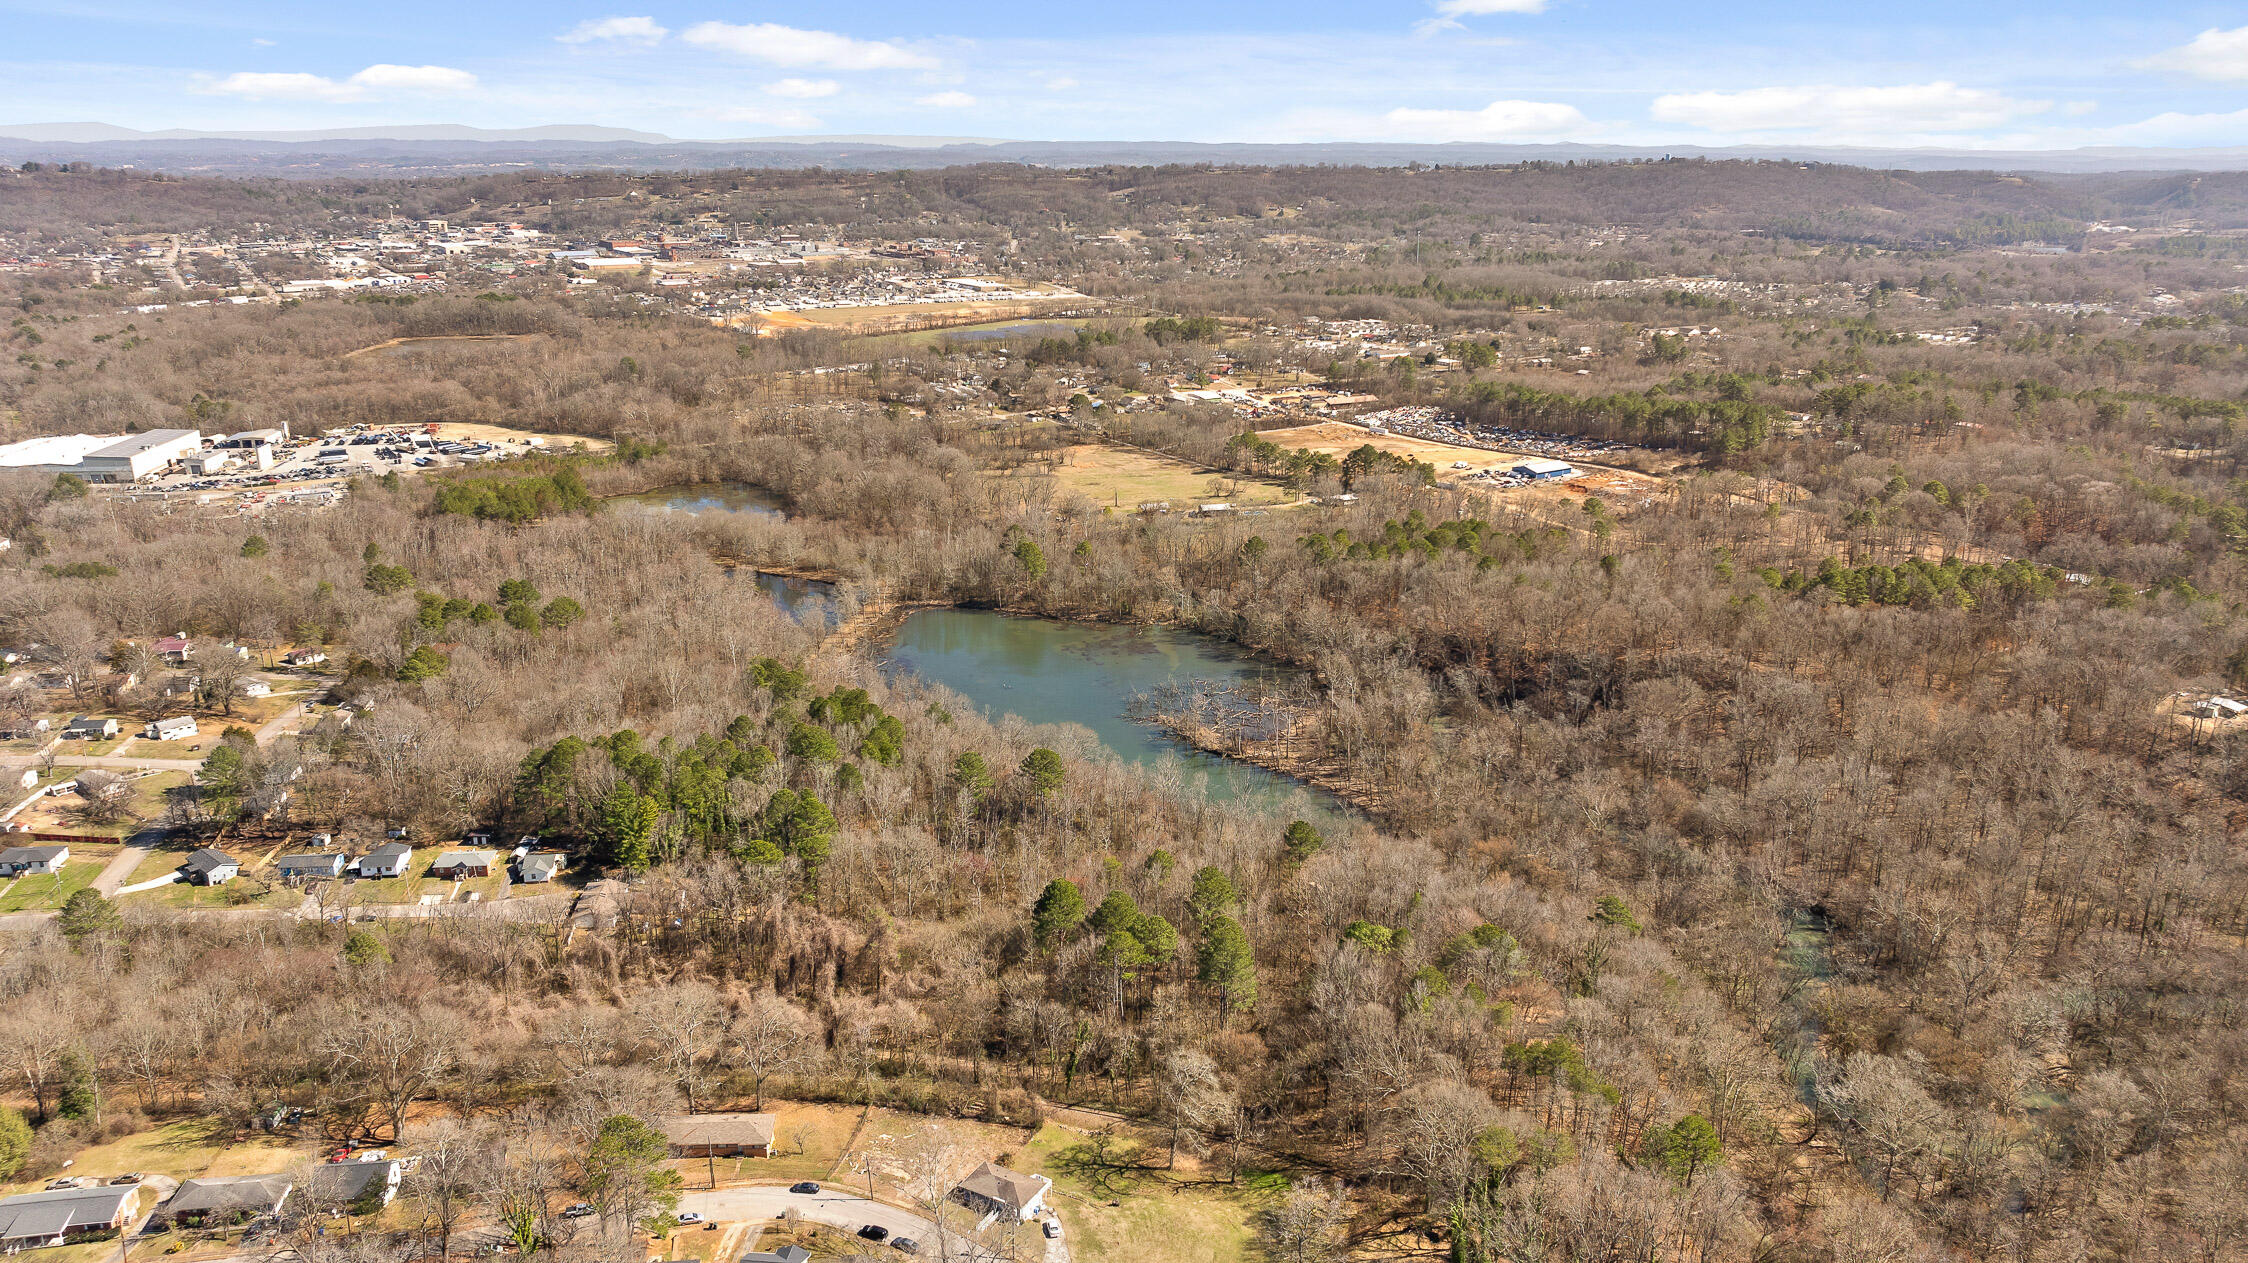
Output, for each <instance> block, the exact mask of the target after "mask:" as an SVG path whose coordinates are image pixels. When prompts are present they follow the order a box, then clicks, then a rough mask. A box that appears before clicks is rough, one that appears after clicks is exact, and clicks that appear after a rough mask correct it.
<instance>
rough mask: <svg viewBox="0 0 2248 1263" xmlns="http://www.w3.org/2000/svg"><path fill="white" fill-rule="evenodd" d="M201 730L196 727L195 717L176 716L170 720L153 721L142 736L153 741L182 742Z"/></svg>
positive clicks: (149, 722) (150, 721)
mask: <svg viewBox="0 0 2248 1263" xmlns="http://www.w3.org/2000/svg"><path fill="white" fill-rule="evenodd" d="M198 731H200V729H198V728H196V726H195V716H193V715H174V716H172V717H171V718H170V719H151V720H149V721H148V727H147V728H146V729H144V730H143V731H142V732H141V735H142V736H144V737H146V738H148V739H149V740H151V741H180V740H183V739H185V738H188V737H192V736H194V735H195V734H196V733H197V732H198Z"/></svg>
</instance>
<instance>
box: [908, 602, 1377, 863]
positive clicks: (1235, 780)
mask: <svg viewBox="0 0 2248 1263" xmlns="http://www.w3.org/2000/svg"><path fill="white" fill-rule="evenodd" d="M886 666H887V667H888V668H889V669H890V670H892V671H895V672H903V673H911V674H913V675H917V676H919V677H921V678H922V679H924V680H928V681H931V682H932V683H936V684H942V685H944V686H945V687H946V688H948V689H951V690H952V691H953V692H955V693H958V694H960V695H961V696H962V697H965V698H967V699H968V700H969V701H971V702H973V703H975V704H976V705H977V706H978V707H980V708H982V709H983V710H984V711H985V713H987V714H989V715H992V716H994V717H996V716H998V715H1002V714H1009V715H1016V716H1019V717H1020V718H1022V719H1025V720H1028V721H1030V722H1031V723H1034V724H1061V723H1072V724H1082V725H1084V726H1085V727H1087V728H1089V729H1091V730H1092V731H1093V734H1094V735H1095V736H1097V737H1099V738H1100V741H1101V744H1102V745H1105V746H1107V747H1108V748H1109V749H1110V750H1113V751H1115V752H1116V754H1117V755H1118V756H1119V757H1121V758H1123V759H1124V760H1125V761H1126V762H1130V763H1136V764H1142V765H1151V764H1157V763H1161V762H1162V761H1164V760H1177V761H1178V762H1179V763H1180V764H1181V771H1182V772H1183V773H1184V775H1185V778H1186V780H1187V782H1188V783H1189V784H1190V785H1191V784H1193V783H1195V782H1200V783H1201V787H1202V791H1203V792H1204V793H1206V794H1208V795H1209V796H1210V797H1211V798H1213V799H1217V800H1221V801H1240V802H1251V803H1262V804H1271V805H1273V806H1275V807H1292V808H1293V809H1294V810H1296V811H1297V812H1299V814H1304V815H1307V816H1312V817H1315V818H1319V819H1322V820H1324V821H1326V822H1330V823H1331V822H1334V821H1337V820H1339V819H1340V818H1342V817H1343V816H1344V815H1345V814H1346V813H1347V812H1348V808H1347V807H1345V806H1344V804H1343V803H1342V802H1341V801H1340V800H1339V799H1337V798H1335V797H1334V796H1333V795H1331V794H1328V793H1326V792H1325V791H1322V790H1317V789H1313V788H1310V787H1308V786H1306V785H1304V784H1303V783H1302V782H1299V781H1296V780H1293V779H1291V778H1289V777H1285V776H1282V775H1280V774H1278V773H1275V772H1270V771H1267V770H1265V769H1264V768H1261V767H1257V766H1255V765H1253V764H1249V763H1243V762H1240V761H1238V760H1235V759H1229V758H1226V757H1224V756H1222V755H1216V754H1210V753H1207V752H1205V751H1201V750H1196V749H1194V748H1193V747H1191V746H1188V745H1186V744H1185V743H1183V742H1180V741H1178V740H1177V739H1175V738H1173V737H1172V736H1170V735H1169V734H1168V733H1166V732H1164V731H1163V730H1162V729H1160V728H1158V727H1156V726H1154V725H1151V724H1144V723H1138V722H1135V721H1134V720H1132V719H1131V718H1130V717H1129V712H1130V711H1131V709H1132V704H1133V700H1134V699H1135V698H1137V697H1140V696H1143V695H1145V694H1147V693H1148V692H1149V691H1150V690H1155V689H1159V688H1162V687H1164V686H1166V685H1172V686H1180V685H1186V684H1190V683H1192V682H1195V681H1205V682H1210V683H1215V684H1223V685H1235V686H1245V687H1246V689H1247V690H1248V691H1250V692H1254V691H1256V690H1257V689H1259V688H1260V687H1265V686H1271V687H1278V686H1280V685H1283V684H1285V683H1288V682H1290V681H1292V680H1294V679H1298V678H1300V673H1298V672H1296V671H1294V670H1293V669H1292V668H1289V667H1283V666H1276V665H1274V664H1272V663H1270V662H1267V661H1265V660H1263V659H1260V658H1257V657H1255V656H1254V655H1251V654H1249V653H1246V652H1244V651H1242V650H1240V649H1238V648H1236V647H1234V646H1232V645H1230V644H1227V643H1226V642H1224V641H1221V640H1217V639H1215V638H1213V637H1209V636H1203V635H1199V634H1197V633H1194V632H1187V631H1180V630H1177V629H1175V628H1167V627H1116V626H1111V625H1108V624H1103V623H1063V622H1056V621H1053V620H1051V619H1043V618H1018V617H1014V616H1011V615H1006V614H996V613H992V612H991V611H989V610H961V609H934V610H921V611H918V612H916V613H914V614H912V615H910V616H909V617H908V618H907V619H906V621H905V624H904V625H903V626H902V627H900V628H899V629H898V631H897V634H896V636H895V637H894V638H893V640H892V642H891V645H890V650H889V654H888V657H887V660H886Z"/></svg>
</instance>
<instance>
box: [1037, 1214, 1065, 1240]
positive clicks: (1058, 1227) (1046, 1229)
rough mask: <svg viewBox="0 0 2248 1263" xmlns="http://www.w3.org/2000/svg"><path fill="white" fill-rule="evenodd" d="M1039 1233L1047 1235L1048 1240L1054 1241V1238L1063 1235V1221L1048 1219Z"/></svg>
mask: <svg viewBox="0 0 2248 1263" xmlns="http://www.w3.org/2000/svg"><path fill="white" fill-rule="evenodd" d="M1039 1231H1041V1232H1043V1233H1045V1234H1046V1237H1047V1239H1048V1240H1052V1239H1053V1238H1055V1237H1058V1236H1060V1235H1062V1221H1061V1220H1059V1219H1048V1220H1046V1221H1045V1222H1044V1223H1043V1224H1041V1225H1040V1227H1039Z"/></svg>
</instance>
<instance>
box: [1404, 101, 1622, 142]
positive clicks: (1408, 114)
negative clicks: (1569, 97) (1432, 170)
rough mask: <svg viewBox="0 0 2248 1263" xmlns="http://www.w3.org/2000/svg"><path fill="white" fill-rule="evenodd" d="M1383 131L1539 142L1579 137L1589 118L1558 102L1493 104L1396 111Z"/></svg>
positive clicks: (1414, 136) (1426, 137)
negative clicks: (1467, 108) (1448, 108)
mask: <svg viewBox="0 0 2248 1263" xmlns="http://www.w3.org/2000/svg"><path fill="white" fill-rule="evenodd" d="M1381 122H1382V130H1384V131H1385V132H1386V133H1387V134H1388V135H1390V136H1392V137H1395V138H1396V139H1398V140H1410V141H1425V142H1428V143H1432V144H1440V143H1443V142H1445V141H1455V140H1458V141H1509V140H1511V141H1539V140H1559V139H1563V138H1566V137H1570V136H1581V135H1584V134H1586V133H1587V132H1590V131H1592V130H1593V123H1592V120H1591V119H1588V118H1586V117H1585V116H1584V114H1583V112H1581V111H1580V110H1578V109H1577V107H1576V106H1574V105H1563V104H1561V103H1560V102H1558V101H1493V102H1491V103H1490V104H1489V105H1486V106H1484V107H1483V108H1482V109H1480V110H1413V109H1396V110H1391V111H1390V112H1389V113H1387V114H1384V115H1382V117H1381Z"/></svg>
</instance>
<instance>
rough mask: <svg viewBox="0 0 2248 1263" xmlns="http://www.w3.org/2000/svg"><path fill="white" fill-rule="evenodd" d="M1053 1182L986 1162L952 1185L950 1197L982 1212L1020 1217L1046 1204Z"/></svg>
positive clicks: (1023, 1218)
mask: <svg viewBox="0 0 2248 1263" xmlns="http://www.w3.org/2000/svg"><path fill="white" fill-rule="evenodd" d="M1053 1187H1054V1182H1053V1181H1052V1180H1049V1179H1047V1178H1046V1177H1045V1176H1043V1175H1024V1174H1022V1173H1021V1172H1019V1171H1010V1170H1008V1169H1007V1168H1005V1167H1003V1166H999V1165H997V1164H995V1163H990V1162H986V1163H984V1164H983V1165H982V1166H980V1167H977V1168H976V1169H975V1170H973V1171H970V1172H969V1173H968V1176H967V1178H966V1179H963V1180H961V1181H960V1183H958V1184H956V1185H954V1186H953V1189H952V1200H953V1201H955V1202H958V1203H959V1204H960V1205H962V1206H965V1207H967V1208H968V1209H970V1210H972V1211H976V1212H978V1213H979V1214H984V1215H997V1216H998V1217H999V1218H1001V1219H1012V1220H1016V1221H1022V1220H1027V1219H1030V1218H1032V1217H1034V1216H1036V1215H1037V1214H1038V1212H1039V1211H1041V1210H1044V1209H1045V1208H1046V1194H1047V1193H1048V1192H1051V1191H1052V1190H1053Z"/></svg>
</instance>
